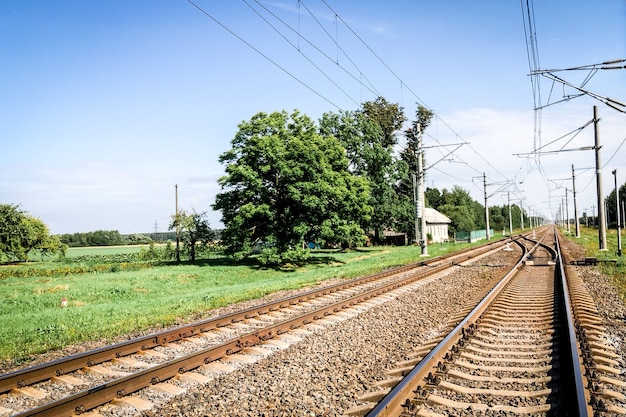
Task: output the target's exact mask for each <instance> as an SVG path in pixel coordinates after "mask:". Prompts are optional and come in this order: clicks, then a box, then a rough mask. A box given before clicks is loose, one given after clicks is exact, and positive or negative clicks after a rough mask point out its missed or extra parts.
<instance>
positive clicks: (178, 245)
mask: <svg viewBox="0 0 626 417" xmlns="http://www.w3.org/2000/svg"><path fill="white" fill-rule="evenodd" d="M174 189H175V190H176V217H175V221H176V262H177V263H180V225H179V222H178V220H179V219H178V184H176V185H174Z"/></svg>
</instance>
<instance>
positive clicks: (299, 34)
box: [244, 0, 380, 95]
mask: <svg viewBox="0 0 626 417" xmlns="http://www.w3.org/2000/svg"><path fill="white" fill-rule="evenodd" d="M254 2H255V3H257V4H258V5H259V7H261V8H263V10H265V11H266V12H267V13H269V14H270V15H271V16H272V17H273V18H274V19H276V20H278V21H279V22H280V23H282V24H283V25H284V26H285V27H286V28H287V29H289V30H290V31H291V32H293V33H294V34H295V35H296V36H297V38H298V45H297V47H296V46H294V45H293V44H292V43H291V42H289V41H288V40H287V39H286V37H285V36H284V35H282V33H280V31H279V30H278V29H276V28H275V27H273V26H272V28H273V29H274V30H276V31H277V33H279V34H281V36H283V38H285V40H287V42H289V43H290V44H291V45H292V46H294V47H296V49H298V51H299V52H301V49H300V44H299V42H300V40H302V41H304V42H306V44H307V45H309V46H310V47H312V48H313V49H315V50H316V51H317V52H318V53H319V54H320V55H322V56H323V57H324V58H326V59H327V60H329V61H331V62H333V63H334V64H336V66H337V67H338V68H339V69H341V70H342V71H344V73H345V74H346V75H348V76H349V77H351V78H352V79H353V80H354V81H356V82H357V83H359V84H360V85H361V86H362V87H364V88H366V89H367V90H368V91H369V92H370V93H372V94H375V95H380V93H379V92H378V91H376V88H374V86H373V85H372V83H371V82H370V81H369V80H368V79H367V78H365V77H364V76H363V73H362V71H361V70H360V68H359V67H358V66H357V65H356V64H355V63H354V62H353V61H352V60H350V59H348V60H349V61H350V63H351V64H352V65H353V66H354V67H355V69H356V70H357V71H358V72H359V77H357V76H355V75H354V74H352V73H351V72H350V71H349V70H348V69H347V68H345V67H344V66H343V65H341V64H339V62H338V60H333V58H332V57H331V56H330V55H328V54H327V53H326V52H324V51H323V50H322V49H321V48H319V47H318V46H317V45H315V44H314V43H313V42H311V41H310V40H309V39H307V38H306V37H304V36H303V35H302V32H301V31H300V27H299V26H300V15H299V14H298V29H297V30H296V29H294V28H293V27H292V26H291V25H289V24H288V23H287V22H285V21H284V20H283V19H281V18H280V17H279V16H277V15H276V13H274V12H272V11H271V10H270V9H269V8H268V7H267V6H265V5H264V4H262V3H261V2H259V1H258V0H254ZM244 3H246V5H248V7H250V8H251V9H253V10H255V9H254V8H253V7H251V6H250V5H249V4H248V2H247V1H246V0H244ZM301 4H302V6H303V7H305V8H306V5H304V3H302V2H300V1H299V2H298V8H299V7H300V5H301ZM307 11H308V9H307ZM255 12H256V13H257V14H258V15H259V17H262V16H261V14H260V13H259V12H258V11H257V10H255ZM309 14H310V12H309ZM262 18H263V17H262ZM263 20H264V21H265V22H266V23H267V24H268V25H271V24H270V23H269V22H268V21H267V20H266V19H265V18H263ZM342 53H344V54H345V52H343V50H342ZM363 79H365V80H366V81H367V84H365V83H363Z"/></svg>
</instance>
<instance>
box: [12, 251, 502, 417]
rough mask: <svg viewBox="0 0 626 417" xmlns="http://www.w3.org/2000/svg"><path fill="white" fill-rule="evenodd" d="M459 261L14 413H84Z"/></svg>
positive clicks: (54, 416)
mask: <svg viewBox="0 0 626 417" xmlns="http://www.w3.org/2000/svg"><path fill="white" fill-rule="evenodd" d="M489 247H490V248H491V249H489V250H494V249H492V245H490V246H489ZM483 253H484V251H481V252H480V253H478V254H477V255H476V256H480V255H481V254H483ZM455 265H456V263H454V262H450V263H445V264H441V265H438V266H435V267H433V268H431V269H429V270H427V271H425V272H422V273H420V274H414V275H412V276H409V277H405V278H403V279H400V280H398V281H395V282H393V283H389V284H387V285H386V286H382V287H379V288H375V289H372V290H369V291H366V292H364V293H361V294H358V295H355V296H352V297H349V298H346V299H344V300H341V301H338V302H336V303H333V304H330V305H327V306H325V307H322V308H321V309H318V310H315V311H312V312H308V313H304V314H301V315H299V316H297V317H294V318H292V319H288V320H286V321H284V322H281V323H277V324H274V325H271V326H269V327H266V328H263V329H259V330H256V331H254V332H250V333H247V334H245V335H243V336H240V337H237V338H235V339H233V340H231V341H228V342H225V343H222V344H219V345H216V346H212V347H209V348H205V349H202V350H200V351H198V352H195V353H193V354H191V355H189V356H185V357H182V358H177V359H173V360H170V361H168V362H164V363H162V364H159V365H155V366H153V367H151V368H148V369H146V370H143V371H140V372H137V373H134V374H132V375H129V376H126V377H122V378H118V379H115V380H112V381H109V382H107V383H104V384H101V385H98V386H96V387H93V388H89V389H87V390H83V391H81V392H78V393H76V394H74V395H72V396H69V397H66V398H63V399H60V400H57V401H54V402H51V403H48V404H46V405H43V406H40V407H37V408H33V409H31V410H27V411H24V412H22V413H19V414H16V415H15V416H14V417H35V416H36V417H62V416H71V415H72V414H76V413H78V414H80V413H82V412H85V411H87V410H90V409H93V408H95V407H97V406H99V405H102V404H105V403H107V402H108V401H111V400H112V399H114V398H116V397H123V396H125V395H128V394H131V393H133V392H136V391H138V390H140V389H143V388H146V387H149V386H150V385H154V384H157V383H159V382H162V381H165V380H166V379H169V378H172V377H174V376H176V375H178V374H182V373H185V372H187V371H189V370H192V369H195V368H198V367H200V366H202V365H204V364H209V363H211V362H213V361H216V360H219V359H221V358H223V357H225V356H228V355H231V354H234V353H238V352H240V351H242V350H243V349H245V348H247V347H250V346H253V345H255V344H258V343H260V342H263V341H266V340H269V339H272V338H274V337H276V336H279V335H281V334H283V333H286V332H287V331H289V330H293V329H297V328H299V327H302V326H303V325H306V324H310V323H313V322H315V321H316V320H320V319H322V318H325V317H327V316H329V315H332V314H334V313H337V312H339V311H341V310H344V309H346V308H349V307H352V306H354V305H356V304H359V303H362V302H364V301H367V300H369V299H371V298H373V297H376V296H380V295H382V294H385V293H388V292H389V291H392V290H395V289H397V288H400V287H403V286H405V285H408V284H411V283H413V282H415V281H419V280H421V279H424V278H426V277H427V276H430V275H434V274H436V273H439V272H442V271H444V270H445V269H448V268H451V267H453V266H455Z"/></svg>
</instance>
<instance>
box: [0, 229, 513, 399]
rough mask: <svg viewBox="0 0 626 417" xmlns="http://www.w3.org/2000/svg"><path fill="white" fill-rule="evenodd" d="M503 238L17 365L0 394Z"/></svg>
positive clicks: (463, 254)
mask: <svg viewBox="0 0 626 417" xmlns="http://www.w3.org/2000/svg"><path fill="white" fill-rule="evenodd" d="M505 240H507V239H501V240H498V241H494V242H490V243H489V244H486V245H482V246H479V247H473V248H466V249H464V250H461V251H458V252H455V253H451V254H446V255H442V256H438V257H434V258H430V259H427V260H423V261H420V262H415V263H412V264H409V265H404V266H401V267H397V268H391V269H388V270H386V271H383V272H379V273H376V274H372V275H368V276H366V277H361V278H355V279H352V280H349V281H347V282H342V283H338V284H334V285H331V286H328V287H325V288H322V289H317V290H311V291H307V292H305V293H302V294H298V295H294V296H289V297H285V298H283V299H280V300H277V301H274V302H270V303H266V304H263V305H260V306H256V307H250V308H247V309H244V310H241V311H237V312H233V313H229V314H225V315H222V316H219V317H215V318H211V319H207V320H202V321H198V322H195V323H190V324H187V325H183V326H179V327H176V328H174V329H170V330H164V331H161V332H158V333H153V334H150V335H146V336H141V337H138V338H135V339H132V340H127V341H124V342H120V343H115V344H112V345H109V346H104V347H102V348H99V349H94V350H91V351H87V352H83V353H78V354H75V355H71V356H68V357H66V358H62V359H57V360H54V361H50V362H46V363H43V364H40V365H36V366H32V367H28V368H24V369H20V370H17V371H14V372H9V373H6V374H4V375H0V394H2V393H5V392H9V391H11V390H12V389H14V388H23V387H25V386H28V385H32V384H35V383H37V382H41V381H45V380H47V379H50V378H52V377H55V376H61V375H65V374H67V373H70V372H73V371H76V370H79V369H82V368H84V367H86V366H94V365H97V364H100V363H103V362H107V361H110V360H113V359H116V358H120V357H123V356H127V355H131V354H134V353H137V352H139V351H142V350H148V349H152V348H154V347H156V346H160V345H163V344H165V343H171V342H174V341H176V340H180V339H183V338H186V337H190V336H194V335H197V334H199V333H203V332H207V331H209V330H213V329H217V328H221V327H225V326H228V325H230V324H232V323H237V322H240V321H243V320H245V319H250V318H253V317H258V316H260V315H264V314H267V313H268V312H270V311H275V310H278V309H280V308H285V307H287V306H289V305H295V304H297V303H300V302H305V301H309V300H312V299H315V298H319V297H323V296H326V295H329V294H332V293H335V292H338V291H342V290H346V289H349V288H353V287H356V286H358V285H362V284H366V283H368V282H373V281H376V280H379V279H382V278H385V277H388V276H390V275H393V274H398V273H402V272H406V271H409V270H411V269H414V268H417V267H420V266H429V265H433V264H437V263H439V262H444V261H446V260H449V259H457V258H465V259H467V258H469V257H471V256H472V255H471V253H472V252H475V251H479V252H480V253H483V252H487V251H489V250H491V248H492V247H494V246H497V245H500V244H502V242H503V241H505Z"/></svg>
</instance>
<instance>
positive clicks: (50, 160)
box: [0, 0, 626, 233]
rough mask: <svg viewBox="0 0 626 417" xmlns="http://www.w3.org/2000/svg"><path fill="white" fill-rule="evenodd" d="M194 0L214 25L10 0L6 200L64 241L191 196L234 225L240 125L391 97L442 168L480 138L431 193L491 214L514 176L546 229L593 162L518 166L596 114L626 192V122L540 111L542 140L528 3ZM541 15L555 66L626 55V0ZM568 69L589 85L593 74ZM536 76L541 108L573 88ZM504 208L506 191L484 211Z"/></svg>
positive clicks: (3, 37)
mask: <svg viewBox="0 0 626 417" xmlns="http://www.w3.org/2000/svg"><path fill="white" fill-rule="evenodd" d="M195 3H196V4H197V6H199V7H200V8H202V9H203V10H204V11H205V12H206V14H205V13H203V12H202V11H200V10H199V9H198V8H196V7H195V6H194V5H193V4H191V3H189V2H187V1H183V0H178V1H174V0H167V1H161V0H150V1H147V0H145V1H144V0H134V1H126V0H108V1H100V2H96V1H76V0H74V1H62V0H57V1H53V2H51V1H47V0H46V1H44V0H41V1H31V0H4V1H2V2H0V91H1V94H0V203H11V204H19V205H20V206H21V208H22V209H24V210H26V211H28V212H30V213H31V214H33V215H35V216H37V217H39V218H41V219H42V220H43V221H44V222H45V223H46V224H48V226H49V227H50V229H51V232H52V233H72V232H80V231H91V230H98V229H106V230H109V229H117V230H119V231H120V232H121V233H135V232H138V233H141V232H151V231H153V230H154V229H155V226H156V228H157V229H158V230H159V231H165V230H166V229H167V224H168V222H169V219H170V216H171V214H172V213H173V212H174V208H175V193H174V186H175V184H178V189H179V207H181V208H183V209H187V210H191V209H195V210H196V211H208V212H209V220H210V222H211V225H212V226H213V227H216V228H217V227H221V223H220V214H219V213H216V212H212V210H211V204H212V203H213V202H214V197H215V194H216V193H218V192H219V191H220V189H219V186H218V184H217V179H218V178H219V177H220V176H221V175H223V173H224V167H223V166H222V165H220V164H219V162H218V156H219V155H220V154H221V153H222V152H224V151H226V150H228V149H229V148H230V141H231V139H232V138H233V137H234V135H235V133H236V131H237V125H238V124H239V123H240V122H242V121H244V120H248V119H250V118H251V117H252V116H253V115H254V114H255V113H257V112H259V111H264V112H271V111H275V110H283V109H285V110H287V111H292V110H294V109H298V110H299V111H300V112H302V113H305V114H307V115H309V116H310V117H312V118H313V119H317V118H319V117H320V116H321V115H322V114H323V113H324V112H328V111H338V110H339V109H342V110H356V109H358V108H359V107H360V103H362V102H363V101H367V100H374V99H375V98H376V96H377V95H381V96H383V97H385V98H386V99H387V100H388V101H390V102H396V103H399V104H400V105H402V106H403V107H404V108H405V114H406V116H407V117H408V118H413V116H414V113H415V108H416V102H418V101H419V102H421V103H422V104H424V105H426V106H428V107H429V108H431V109H432V110H433V111H434V112H435V113H436V115H437V118H436V119H435V121H434V122H433V124H432V125H431V126H430V127H429V129H428V131H427V133H428V135H427V136H426V138H425V145H426V146H431V148H429V149H428V151H427V154H426V158H427V161H428V162H430V163H433V162H435V161H438V160H439V159H441V158H442V156H443V155H445V154H447V153H448V151H449V150H451V149H452V148H442V147H435V146H439V145H441V144H444V145H445V144H451V143H459V142H467V144H466V145H463V146H462V147H460V148H459V149H458V150H457V151H456V152H455V153H454V154H453V156H448V157H447V158H445V160H443V161H441V162H439V163H437V164H436V165H435V166H433V167H432V168H431V169H430V170H429V171H428V172H427V185H428V186H431V187H436V188H439V189H440V190H441V189H443V188H448V189H450V188H451V187H452V186H454V185H459V186H461V187H463V188H465V189H466V190H468V191H469V192H470V193H471V194H472V196H473V197H474V198H475V199H476V200H478V201H480V202H481V203H482V201H483V200H482V198H483V187H482V179H478V178H474V177H478V176H480V175H482V172H486V174H487V177H488V182H489V183H490V184H492V183H501V182H503V181H508V180H510V181H513V182H515V183H516V186H515V187H511V188H510V190H511V191H512V194H511V195H512V198H514V199H515V200H516V201H522V200H523V204H524V206H525V207H527V208H529V207H533V209H532V210H534V211H537V212H538V213H541V214H543V215H546V216H550V217H551V216H553V215H554V213H555V212H556V211H557V210H558V205H559V204H560V203H561V198H562V196H564V193H565V191H564V189H563V188H559V187H563V186H565V187H568V188H571V181H565V180H562V179H563V178H571V165H572V164H574V165H575V166H576V167H577V169H578V168H592V167H593V164H594V156H593V152H590V151H585V152H561V153H558V154H548V155H543V156H542V157H541V158H540V160H539V162H538V160H537V159H536V158H531V159H529V158H525V157H520V156H516V155H514V154H520V153H528V152H531V151H532V150H533V147H534V146H537V144H538V143H539V144H547V143H549V142H551V141H553V140H556V139H557V138H559V137H561V136H563V135H565V134H567V133H568V132H571V131H573V130H575V129H577V128H578V127H580V126H582V125H584V124H585V123H587V122H588V121H589V120H591V119H592V106H593V105H597V106H598V110H599V116H600V117H601V119H602V120H601V122H600V138H601V142H602V145H603V147H602V161H603V164H606V167H605V168H604V170H603V179H604V194H608V193H609V192H610V191H611V190H612V187H613V175H612V174H611V171H612V170H613V169H617V171H618V180H619V181H620V183H623V182H626V145H624V146H622V147H621V148H620V145H621V144H622V143H623V141H624V140H625V139H626V115H625V114H623V113H619V112H617V111H615V110H613V109H611V108H609V107H607V106H606V105H604V104H602V103H600V102H598V101H595V100H593V99H591V98H589V97H586V96H585V97H580V98H576V99H572V100H569V101H567V102H564V103H560V104H555V105H553V106H550V107H547V108H545V109H544V110H543V112H542V118H541V125H540V126H541V141H540V142H538V139H537V138H536V136H535V133H534V125H533V120H534V112H533V106H534V103H533V94H532V91H533V90H532V87H531V82H530V77H528V74H529V71H530V69H529V63H528V58H527V51H526V34H525V32H524V24H523V19H522V6H521V4H520V2H517V1H499V0H489V1H474V2H468V1H462V0H447V1H436V2H434V1H425V0H414V1H408V0H407V1H389V2H381V1H369V0H367V1H336V0H335V1H333V0H326V2H325V3H324V2H322V1H319V0H307V1H306V2H298V1H296V0H293V1H268V2H261V1H259V2H258V3H257V2H255V1H254V0H247V2H244V1H210V0H195ZM328 6H330V7H331V8H332V10H331V9H330V8H329V7H328ZM253 8H254V9H255V10H257V11H258V12H259V13H260V14H262V15H263V16H264V17H265V18H266V19H268V20H270V21H271V23H272V25H273V26H274V27H275V28H277V29H279V30H280V31H281V33H282V34H283V35H282V36H281V35H279V34H277V33H276V31H275V30H274V29H273V28H272V26H270V25H269V24H268V23H266V22H265V21H263V20H262V19H261V18H260V17H259V16H258V15H257V13H255V11H254V10H253ZM268 11H269V12H268ZM270 12H271V14H270ZM534 12H535V25H536V27H535V29H536V39H537V45H538V53H539V58H540V68H542V69H558V68H568V67H572V66H580V65H587V64H595V63H600V62H603V61H607V60H614V59H619V58H626V2H625V1H624V0H604V1H602V2H590V1H581V0H574V1H571V0H570V1H565V0H558V1H549V2H548V1H542V2H540V1H538V2H536V4H535V5H534ZM207 14H208V15H210V16H211V17H209V16H207ZM273 15H274V16H277V17H278V18H280V20H281V21H282V22H284V23H285V24H288V25H290V27H291V28H293V30H292V29H288V28H286V26H285V25H284V24H283V23H281V21H279V20H277V19H276V18H275V17H274V16H273ZM218 22H219V23H218ZM224 27H226V28H228V30H226V29H225V28H224ZM322 27H323V29H322ZM231 32H232V33H231ZM298 33H299V34H300V35H301V36H302V38H299V37H298ZM235 35H236V36H235ZM283 36H284V37H285V38H286V39H287V40H285V39H284V38H283ZM240 38H241V39H240ZM305 39H306V40H305ZM242 40H243V41H242ZM244 41H245V42H246V43H247V44H246V43H244ZM312 45H314V46H312ZM253 48H254V49H253ZM320 51H321V52H320ZM622 65H623V64H622ZM558 75H559V76H561V77H562V78H564V79H565V80H567V81H568V82H572V83H573V84H579V83H580V82H582V80H583V79H584V77H585V76H586V75H587V73H581V72H578V71H577V72H572V71H568V72H561V73H558ZM540 83H541V84H540V85H541V95H542V98H543V99H544V102H547V99H548V98H550V99H551V100H552V101H557V100H558V99H560V97H562V95H563V94H571V93H572V91H573V90H564V89H563V87H562V86H561V85H560V84H558V85H554V86H552V85H551V83H550V82H549V81H548V80H547V79H542V80H541V81H540ZM585 88H587V89H588V90H590V91H592V92H594V93H597V94H600V95H602V96H609V97H611V98H615V99H618V100H620V101H622V102H626V70H613V71H599V72H598V73H597V74H595V75H594V77H593V78H592V79H591V80H590V81H589V82H588V83H587V84H586V85H585ZM569 139H571V136H567V137H565V138H564V139H561V140H558V141H556V142H555V143H554V145H552V146H550V147H546V148H545V149H544V150H556V149H560V148H564V149H566V148H567V149H568V148H576V147H582V146H590V145H592V144H593V129H592V128H591V127H588V128H586V129H584V130H583V131H582V132H581V133H580V134H579V135H577V136H576V137H574V138H573V139H572V140H571V141H570V142H569V143H568V142H567V141H568V140H569ZM610 158H612V159H611V160H610V161H609V159H610ZM576 173H577V184H576V187H577V191H578V207H579V213H580V212H582V211H583V210H584V209H587V210H588V212H589V213H591V211H592V206H594V205H595V204H596V201H595V181H594V178H595V175H594V171H593V169H580V170H577V172H576ZM498 188H499V185H491V186H489V187H488V191H489V193H490V194H491V193H492V192H495V191H497V189H498ZM570 197H571V194H570ZM505 202H506V195H505V194H502V193H497V194H494V195H493V196H492V197H491V198H490V202H489V204H490V205H502V204H505ZM569 204H570V211H571V212H573V209H572V205H573V203H572V201H571V200H570V203H569ZM570 216H573V214H570Z"/></svg>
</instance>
